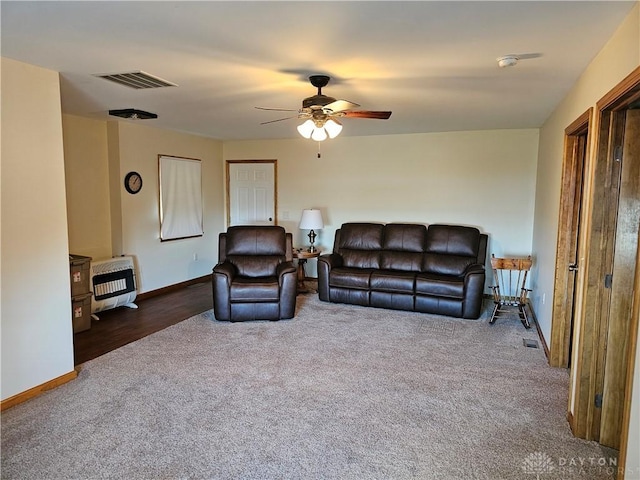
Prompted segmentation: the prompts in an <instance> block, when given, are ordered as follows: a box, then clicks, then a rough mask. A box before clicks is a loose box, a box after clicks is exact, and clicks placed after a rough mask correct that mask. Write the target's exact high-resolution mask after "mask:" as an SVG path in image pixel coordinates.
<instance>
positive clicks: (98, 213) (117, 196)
mask: <svg viewBox="0 0 640 480" xmlns="http://www.w3.org/2000/svg"><path fill="white" fill-rule="evenodd" d="M64 118H65V121H64V129H65V153H66V158H65V162H66V170H67V191H68V194H67V197H68V211H69V232H70V246H71V249H72V250H73V252H74V253H78V254H81V255H88V256H91V257H93V258H94V259H96V260H97V259H100V258H108V257H110V256H111V255H123V254H130V255H133V256H134V257H135V258H136V262H137V267H138V270H137V281H138V291H139V292H140V293H142V292H147V291H150V290H156V289H159V288H162V287H166V286H169V285H173V284H176V283H180V282H183V281H185V280H190V279H193V278H197V277H201V276H204V275H208V274H210V273H211V269H212V268H213V266H214V265H215V263H216V261H217V236H218V233H219V232H220V231H222V230H223V229H224V204H223V201H224V200H223V199H224V196H223V180H222V178H223V169H222V142H219V141H216V140H212V139H208V138H204V137H198V136H194V135H188V134H184V133H179V132H171V131H167V130H160V129H157V128H154V127H152V126H147V125H142V124H138V123H133V122H128V121H118V122H116V121H113V122H105V121H97V120H91V119H83V118H79V117H74V116H70V115H65V117H64ZM159 154H163V155H175V156H182V157H188V158H197V159H200V160H201V161H202V186H203V189H202V191H203V205H204V214H203V216H204V218H203V221H204V232H205V235H204V236H202V237H196V238H190V239H184V240H175V241H171V242H160V237H159V231H160V220H159V208H158V202H159V190H158V155H159ZM130 171H137V172H139V173H140V174H141V175H142V178H143V188H142V190H141V191H140V193H138V194H136V195H131V194H129V193H127V192H126V190H125V189H124V186H123V180H124V177H125V175H126V174H127V173H128V172H130ZM194 255H195V256H196V257H197V260H194Z"/></svg>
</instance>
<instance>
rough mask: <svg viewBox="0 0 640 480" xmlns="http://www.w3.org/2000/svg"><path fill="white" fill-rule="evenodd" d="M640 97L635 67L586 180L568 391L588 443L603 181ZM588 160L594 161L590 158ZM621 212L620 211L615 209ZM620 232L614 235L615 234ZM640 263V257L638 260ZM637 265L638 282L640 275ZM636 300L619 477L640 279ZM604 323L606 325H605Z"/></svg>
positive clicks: (593, 432) (598, 350) (603, 241)
mask: <svg viewBox="0 0 640 480" xmlns="http://www.w3.org/2000/svg"><path fill="white" fill-rule="evenodd" d="M639 98H640V67H638V68H636V69H635V70H634V71H633V72H631V74H629V75H628V76H627V77H626V78H625V79H624V80H622V82H620V83H619V84H618V85H617V86H616V87H614V88H613V89H612V90H611V91H610V92H609V93H607V94H606V95H605V96H604V97H603V98H602V99H601V100H600V101H598V102H597V104H596V110H597V115H596V116H595V128H594V129H593V131H594V132H596V137H597V138H596V142H595V145H596V147H595V149H594V152H593V155H592V157H591V158H592V161H590V165H589V168H588V169H587V175H588V178H587V179H586V188H587V189H586V191H585V195H587V197H588V198H587V199H586V200H587V201H586V203H585V209H584V211H583V221H582V224H583V225H582V226H581V229H582V231H583V232H584V235H583V237H584V243H582V242H581V246H582V245H584V246H585V247H586V248H585V249H584V257H585V258H584V261H583V265H584V268H583V269H581V270H583V271H582V272H581V275H580V276H579V277H578V280H579V284H578V285H577V286H576V289H578V290H579V292H580V299H579V301H580V305H579V307H580V312H579V313H580V314H579V316H578V317H576V325H575V327H574V329H575V337H576V338H574V342H573V344H574V347H573V352H572V357H573V358H572V364H571V380H570V390H569V412H568V420H569V424H570V426H571V430H572V432H573V433H574V435H575V436H577V437H580V438H585V439H587V440H598V439H599V434H600V431H599V429H600V409H599V408H597V407H596V406H595V402H594V399H595V394H596V392H597V388H598V385H599V384H600V383H602V379H603V374H604V372H603V364H602V359H603V350H604V349H605V348H606V340H607V338H606V336H607V331H606V330H607V326H608V321H607V318H603V312H604V311H606V307H607V304H608V299H607V297H606V295H605V294H603V292H602V290H603V288H602V285H603V281H604V275H605V274H607V273H610V272H609V271H606V268H607V265H606V261H603V256H606V255H608V254H607V253H605V255H603V253H602V249H603V247H604V248H605V250H609V251H610V250H612V249H613V246H612V245H607V238H606V236H607V235H608V234H609V231H608V230H607V228H609V227H608V226H607V225H606V220H607V219H606V218H604V217H605V216H606V208H607V206H606V205H605V203H606V202H604V201H603V198H604V196H605V195H604V181H605V179H606V176H607V175H609V176H611V172H610V171H608V169H607V165H608V164H610V163H611V162H612V157H613V153H614V148H615V147H614V140H616V139H612V138H611V136H612V133H613V134H615V132H616V130H618V131H619V129H617V128H615V122H618V121H619V118H620V115H619V114H616V112H621V111H624V110H626V109H627V108H628V106H629V105H630V104H631V103H633V102H636V101H638V99H639ZM588 161H589V160H588ZM616 208H617V207H616ZM614 234H615V231H614ZM637 263H638V264H640V259H639V260H638V261H637ZM638 264H637V265H636V278H638V277H640V274H639V273H638V271H637V270H638V269H639V268H640V267H639V266H638ZM632 295H633V298H634V299H635V301H636V305H635V307H634V308H635V311H634V312H632V317H631V322H630V326H629V345H628V347H629V348H628V351H627V355H626V359H625V363H626V375H625V376H626V382H625V387H624V400H623V412H622V424H621V432H620V453H619V457H618V458H619V466H620V467H622V468H620V469H619V476H618V478H619V479H622V478H623V477H624V465H625V462H626V456H627V437H628V435H629V419H630V409H631V392H632V389H633V374H634V367H635V357H636V349H637V335H638V321H639V320H638V314H637V311H638V307H637V303H638V301H640V284H639V283H638V282H637V281H636V283H635V285H634V289H633V292H632ZM603 323H605V325H603Z"/></svg>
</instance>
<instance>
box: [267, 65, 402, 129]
mask: <svg viewBox="0 0 640 480" xmlns="http://www.w3.org/2000/svg"><path fill="white" fill-rule="evenodd" d="M329 80H331V78H330V77H329V76H327V75H311V76H310V77H309V81H310V82H311V85H313V86H314V87H316V88H317V89H318V93H317V94H316V95H313V96H311V97H307V98H305V99H304V100H302V108H300V109H298V110H291V109H285V108H264V107H256V108H257V109H259V110H272V111H278V112H298V114H297V115H293V116H291V117H285V118H279V119H277V120H270V121H268V122H262V123H261V125H265V124H267V123H274V122H281V121H283V120H289V119H291V118H302V119H306V121H305V122H304V123H303V124H302V125H299V126H298V132H299V133H300V135H302V136H303V137H305V138H311V139H312V140H316V141H319V142H321V141H322V140H326V138H327V137H329V138H335V137H336V136H337V135H338V134H339V133H340V132H341V131H342V124H341V123H340V121H339V120H338V118H340V117H347V118H374V119H379V120H386V119H388V118H389V117H390V116H391V112H388V111H373V110H354V108H357V107H359V106H360V105H358V104H357V103H353V102H349V101H347V100H336V99H335V98H333V97H330V96H328V95H323V93H322V88H323V87H326V86H327V84H328V83H329Z"/></svg>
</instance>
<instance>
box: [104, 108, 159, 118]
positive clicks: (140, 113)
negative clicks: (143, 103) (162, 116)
mask: <svg viewBox="0 0 640 480" xmlns="http://www.w3.org/2000/svg"><path fill="white" fill-rule="evenodd" d="M109 115H113V116H116V117H122V118H128V119H130V120H148V119H150V118H158V115H156V114H155V113H151V112H145V111H144V110H136V109H135V108H125V109H123V110H109Z"/></svg>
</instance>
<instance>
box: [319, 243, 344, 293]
mask: <svg viewBox="0 0 640 480" xmlns="http://www.w3.org/2000/svg"><path fill="white" fill-rule="evenodd" d="M341 266H342V256H340V255H338V254H337V253H327V254H325V255H320V256H319V257H318V298H320V300H323V301H325V302H328V301H329V274H330V273H331V269H332V268H336V267H341Z"/></svg>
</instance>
